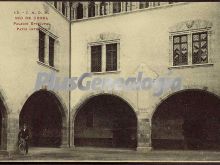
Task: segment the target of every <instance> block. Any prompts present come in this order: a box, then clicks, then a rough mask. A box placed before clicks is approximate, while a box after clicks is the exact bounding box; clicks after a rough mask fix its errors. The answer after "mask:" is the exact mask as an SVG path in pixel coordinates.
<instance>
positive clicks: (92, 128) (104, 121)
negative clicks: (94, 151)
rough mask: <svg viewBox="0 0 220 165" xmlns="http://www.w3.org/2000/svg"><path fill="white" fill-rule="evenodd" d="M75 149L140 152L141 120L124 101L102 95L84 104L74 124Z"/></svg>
mask: <svg viewBox="0 0 220 165" xmlns="http://www.w3.org/2000/svg"><path fill="white" fill-rule="evenodd" d="M74 128H75V129H74V144H75V146H93V147H111V148H136V147H137V137H136V136H137V119H136V115H135V113H134V111H133V109H132V108H131V107H130V106H129V105H128V104H127V103H126V102H125V101H123V100H122V99H120V98H119V97H116V96H112V95H100V96H95V97H93V98H91V99H89V100H88V101H87V102H86V103H85V104H83V105H82V106H81V107H80V108H79V110H78V113H77V115H76V118H75V121H74Z"/></svg>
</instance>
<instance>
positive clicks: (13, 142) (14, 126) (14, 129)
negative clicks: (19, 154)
mask: <svg viewBox="0 0 220 165" xmlns="http://www.w3.org/2000/svg"><path fill="white" fill-rule="evenodd" d="M18 133H19V114H15V113H12V114H9V115H8V129H7V151H8V152H9V153H13V152H16V151H17V149H18V147H17V146H18Z"/></svg>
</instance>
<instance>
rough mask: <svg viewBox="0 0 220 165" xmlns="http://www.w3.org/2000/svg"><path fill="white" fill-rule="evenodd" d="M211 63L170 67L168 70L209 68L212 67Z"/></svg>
mask: <svg viewBox="0 0 220 165" xmlns="http://www.w3.org/2000/svg"><path fill="white" fill-rule="evenodd" d="M213 65H214V64H213V63H206V64H191V65H179V66H170V67H168V69H183V68H196V67H210V66H213Z"/></svg>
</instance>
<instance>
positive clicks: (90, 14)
mask: <svg viewBox="0 0 220 165" xmlns="http://www.w3.org/2000/svg"><path fill="white" fill-rule="evenodd" d="M88 17H95V2H93V1H91V2H89V5H88Z"/></svg>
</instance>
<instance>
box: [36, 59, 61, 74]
mask: <svg viewBox="0 0 220 165" xmlns="http://www.w3.org/2000/svg"><path fill="white" fill-rule="evenodd" d="M37 63H38V64H39V65H42V66H44V67H46V68H50V69H52V70H54V71H56V72H59V70H58V69H57V68H55V67H53V66H50V65H48V64H45V63H43V62H41V61H37Z"/></svg>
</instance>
